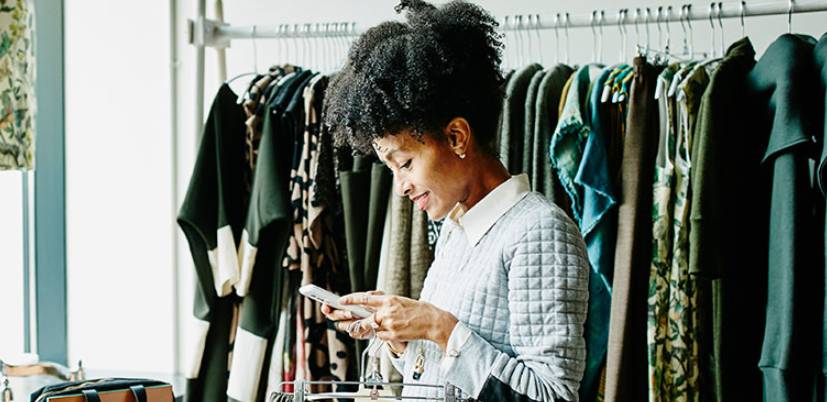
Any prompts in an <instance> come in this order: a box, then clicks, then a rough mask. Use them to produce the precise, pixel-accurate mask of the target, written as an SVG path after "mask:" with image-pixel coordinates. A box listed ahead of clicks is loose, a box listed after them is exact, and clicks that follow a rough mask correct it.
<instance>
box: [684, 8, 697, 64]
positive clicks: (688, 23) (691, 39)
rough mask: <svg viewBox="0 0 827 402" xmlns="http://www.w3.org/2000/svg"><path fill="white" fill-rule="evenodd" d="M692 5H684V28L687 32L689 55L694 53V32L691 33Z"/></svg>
mask: <svg viewBox="0 0 827 402" xmlns="http://www.w3.org/2000/svg"><path fill="white" fill-rule="evenodd" d="M691 17H692V4H687V5H686V28H687V30H688V31H689V54H690V55H691V54H693V53H694V52H695V32H694V31H692V18H691Z"/></svg>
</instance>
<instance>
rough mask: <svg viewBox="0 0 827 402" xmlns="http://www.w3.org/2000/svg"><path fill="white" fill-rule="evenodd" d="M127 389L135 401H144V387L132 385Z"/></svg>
mask: <svg viewBox="0 0 827 402" xmlns="http://www.w3.org/2000/svg"><path fill="white" fill-rule="evenodd" d="M129 389H130V390H132V396H134V397H135V402H146V388H144V386H143V385H133V386H131V387H129Z"/></svg>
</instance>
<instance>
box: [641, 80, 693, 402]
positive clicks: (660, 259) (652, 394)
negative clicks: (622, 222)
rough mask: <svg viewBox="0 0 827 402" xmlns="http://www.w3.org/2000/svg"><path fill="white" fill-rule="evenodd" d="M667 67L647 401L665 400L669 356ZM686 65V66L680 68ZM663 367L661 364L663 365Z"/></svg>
mask: <svg viewBox="0 0 827 402" xmlns="http://www.w3.org/2000/svg"><path fill="white" fill-rule="evenodd" d="M672 67H674V66H670V68H667V70H666V71H664V72H663V73H662V74H661V75H660V77H658V84H657V85H658V94H659V95H660V96H658V106H659V111H660V113H661V125H660V128H661V129H660V138H659V141H658V143H659V144H658V157H657V162H656V165H655V179H654V185H653V191H652V194H653V196H652V199H653V201H654V202H653V204H652V205H653V207H652V249H653V250H652V251H653V252H652V265H651V268H650V270H649V296H648V308H649V314H648V320H647V322H648V324H647V337H646V338H647V344H648V346H649V377H648V378H649V400H651V401H652V402H655V401H660V400H669V398H670V397H671V396H672V395H671V394H664V395H661V393H662V392H663V389H664V384H663V383H664V382H666V381H668V378H666V377H667V375H668V369H669V363H670V361H669V356H668V353H667V351H666V343H667V342H668V339H667V335H666V331H667V330H668V328H669V325H668V324H669V270H670V265H671V261H672V240H673V237H672V230H673V225H672V222H673V215H674V214H673V212H674V207H675V203H674V202H672V193H673V190H674V183H675V180H674V171H675V164H674V162H675V146H674V144H675V140H676V138H677V135H676V132H677V120H678V118H677V116H676V115H677V112H678V111H677V106H676V104H675V99H674V97H671V96H668V92H669V91H668V89H663V88H668V87H669V85H670V84H671V82H672V80H673V79H679V78H677V77H675V75H676V74H675V73H676V71H675V69H673V68H672ZM684 68H686V67H684ZM664 366H665V367H664Z"/></svg>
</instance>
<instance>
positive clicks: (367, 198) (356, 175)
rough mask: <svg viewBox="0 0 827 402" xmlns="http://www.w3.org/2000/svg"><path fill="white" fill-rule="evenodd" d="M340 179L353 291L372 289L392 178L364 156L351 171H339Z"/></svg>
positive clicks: (356, 160)
mask: <svg viewBox="0 0 827 402" xmlns="http://www.w3.org/2000/svg"><path fill="white" fill-rule="evenodd" d="M339 176H340V180H341V186H342V205H343V208H344V214H345V216H344V218H345V219H344V221H345V227H346V232H347V236H346V239H347V259H348V264H349V266H350V285H351V291H353V292H362V291H366V290H372V289H375V286H376V272H377V270H378V268H379V252H380V250H381V246H382V244H381V240H382V238H381V234H382V228H383V226H384V219H385V208H387V197H388V194H389V192H390V188H391V185H392V180H393V178H392V176H391V175H390V172H389V171H388V169H387V168H386V167H385V166H384V165H383V164H381V163H371V162H369V161H368V160H367V159H364V158H362V157H356V158H354V162H353V168H352V170H349V171H342V172H339ZM366 223H367V224H366Z"/></svg>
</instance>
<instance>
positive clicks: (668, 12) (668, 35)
mask: <svg viewBox="0 0 827 402" xmlns="http://www.w3.org/2000/svg"><path fill="white" fill-rule="evenodd" d="M670 22H672V6H667V7H666V53H667V54H668V53H669V48H670V47H671V46H670V45H671V44H672V28H671V27H669V23H670Z"/></svg>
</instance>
